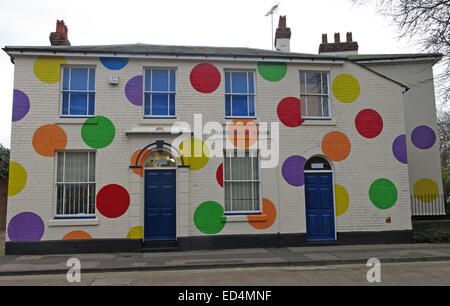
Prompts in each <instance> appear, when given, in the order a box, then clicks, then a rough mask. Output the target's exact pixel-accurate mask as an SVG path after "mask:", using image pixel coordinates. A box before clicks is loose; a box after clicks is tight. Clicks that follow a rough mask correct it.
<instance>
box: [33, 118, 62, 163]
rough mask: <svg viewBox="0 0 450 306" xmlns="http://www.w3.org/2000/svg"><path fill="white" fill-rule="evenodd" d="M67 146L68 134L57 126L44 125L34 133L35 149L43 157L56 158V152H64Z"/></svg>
mask: <svg viewBox="0 0 450 306" xmlns="http://www.w3.org/2000/svg"><path fill="white" fill-rule="evenodd" d="M66 145H67V135H66V132H64V130H63V129H62V128H60V127H59V126H57V125H55V124H47V125H43V126H41V127H40V128H38V129H37V130H36V131H35V132H34V135H33V147H34V150H35V151H36V153H38V154H40V155H42V156H47V157H51V156H55V150H63V149H65V148H66Z"/></svg>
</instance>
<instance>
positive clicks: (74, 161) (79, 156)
mask: <svg viewBox="0 0 450 306" xmlns="http://www.w3.org/2000/svg"><path fill="white" fill-rule="evenodd" d="M64 159H65V160H64V166H65V169H64V182H87V181H88V153H87V152H65V158H64Z"/></svg>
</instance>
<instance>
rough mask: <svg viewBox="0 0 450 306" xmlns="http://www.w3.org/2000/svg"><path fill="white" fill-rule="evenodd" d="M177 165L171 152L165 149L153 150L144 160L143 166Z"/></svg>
mask: <svg viewBox="0 0 450 306" xmlns="http://www.w3.org/2000/svg"><path fill="white" fill-rule="evenodd" d="M176 165H177V163H176V161H175V158H174V157H173V155H172V154H170V153H169V152H167V151H165V150H154V151H152V153H150V155H149V156H148V157H147V159H146V160H145V164H144V167H145V168H175V167H176Z"/></svg>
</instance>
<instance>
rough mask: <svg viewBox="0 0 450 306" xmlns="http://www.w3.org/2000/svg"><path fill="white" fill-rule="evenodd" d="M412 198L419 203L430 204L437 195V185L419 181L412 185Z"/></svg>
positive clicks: (424, 180) (423, 180)
mask: <svg viewBox="0 0 450 306" xmlns="http://www.w3.org/2000/svg"><path fill="white" fill-rule="evenodd" d="M413 192H414V196H415V197H416V198H417V199H418V200H419V201H421V202H424V203H431V202H433V201H434V200H436V197H437V195H438V194H439V188H438V185H437V184H436V183H435V182H434V181H433V180H430V179H426V178H424V179H421V180H418V181H417V182H416V183H415V184H414V188H413Z"/></svg>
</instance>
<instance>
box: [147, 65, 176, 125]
mask: <svg viewBox="0 0 450 306" xmlns="http://www.w3.org/2000/svg"><path fill="white" fill-rule="evenodd" d="M175 91H176V90H175V69H146V70H145V87H144V99H145V103H144V117H162V118H167V117H175Z"/></svg>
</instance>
